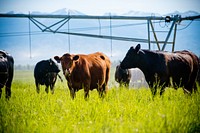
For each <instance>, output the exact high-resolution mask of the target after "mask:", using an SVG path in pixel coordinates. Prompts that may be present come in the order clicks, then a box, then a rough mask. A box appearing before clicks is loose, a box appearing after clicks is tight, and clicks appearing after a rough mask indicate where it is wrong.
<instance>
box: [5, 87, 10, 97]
mask: <svg viewBox="0 0 200 133" xmlns="http://www.w3.org/2000/svg"><path fill="white" fill-rule="evenodd" d="M10 97H11V87H7V86H6V99H8V100H9V98H10Z"/></svg>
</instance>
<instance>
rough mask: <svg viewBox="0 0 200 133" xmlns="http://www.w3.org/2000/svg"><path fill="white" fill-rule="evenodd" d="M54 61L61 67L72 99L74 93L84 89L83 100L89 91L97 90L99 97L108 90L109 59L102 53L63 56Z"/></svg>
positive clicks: (56, 57)
mask: <svg viewBox="0 0 200 133" xmlns="http://www.w3.org/2000/svg"><path fill="white" fill-rule="evenodd" d="M54 59H55V60H56V61H57V62H58V63H60V62H61V65H62V70H63V74H64V76H65V77H66V79H67V81H68V87H69V90H70V95H71V97H72V99H74V97H75V92H76V91H78V90H80V89H82V88H84V93H85V99H86V98H88V97H89V90H93V89H97V91H98V92H99V95H100V97H102V96H104V94H106V92H107V90H108V86H107V84H108V80H109V77H110V64H111V63H110V59H109V58H108V57H107V56H106V55H105V54H103V53H100V52H96V53H93V54H88V55H84V54H77V55H73V54H68V53H66V54H64V55H63V56H62V57H58V56H55V57H54Z"/></svg>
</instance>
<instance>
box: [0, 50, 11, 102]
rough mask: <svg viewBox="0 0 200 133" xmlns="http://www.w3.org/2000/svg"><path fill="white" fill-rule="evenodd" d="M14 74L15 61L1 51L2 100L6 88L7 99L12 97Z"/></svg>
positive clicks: (0, 86)
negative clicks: (3, 89)
mask: <svg viewBox="0 0 200 133" xmlns="http://www.w3.org/2000/svg"><path fill="white" fill-rule="evenodd" d="M13 73H14V59H13V57H12V56H11V55H9V54H8V53H7V52H5V51H2V50H0V98H1V94H2V88H3V87H4V86H5V87H6V98H7V99H9V98H10V97H11V84H12V80H13Z"/></svg>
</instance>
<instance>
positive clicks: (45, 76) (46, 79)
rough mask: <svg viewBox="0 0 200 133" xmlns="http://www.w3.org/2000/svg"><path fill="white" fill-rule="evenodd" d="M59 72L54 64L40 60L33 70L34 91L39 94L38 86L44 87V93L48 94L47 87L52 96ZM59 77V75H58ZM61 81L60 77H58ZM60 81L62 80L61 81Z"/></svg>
mask: <svg viewBox="0 0 200 133" xmlns="http://www.w3.org/2000/svg"><path fill="white" fill-rule="evenodd" d="M59 72H60V70H59V68H58V66H57V65H56V63H55V62H54V61H53V60H52V59H49V60H42V61H40V62H38V63H37V64H36V66H35V69H34V77H35V85H36V91H37V92H38V93H39V92H40V88H39V86H40V85H45V86H46V89H45V91H46V93H48V92H49V86H50V89H51V92H52V94H53V93H54V85H55V82H56V79H57V75H58V73H59ZM58 76H59V75H58ZM59 78H60V79H61V77H60V76H59ZM61 81H62V79H61Z"/></svg>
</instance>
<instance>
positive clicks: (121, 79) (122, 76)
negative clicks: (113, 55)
mask: <svg viewBox="0 0 200 133" xmlns="http://www.w3.org/2000/svg"><path fill="white" fill-rule="evenodd" d="M130 79H131V71H130V70H129V69H122V68H121V67H120V65H117V66H116V70H115V81H117V82H118V83H119V85H120V87H122V86H123V85H124V86H125V87H129V83H130Z"/></svg>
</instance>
